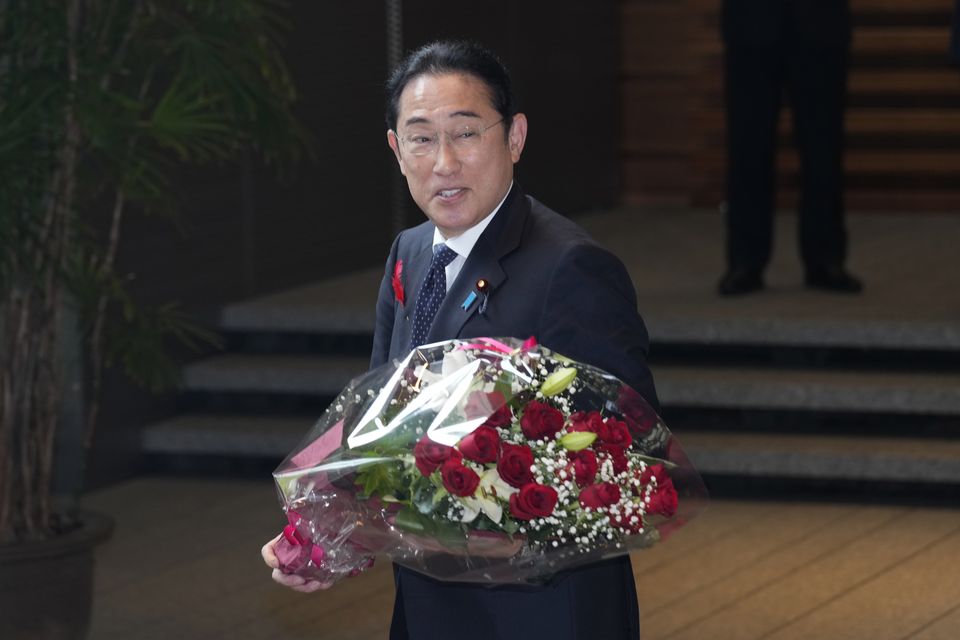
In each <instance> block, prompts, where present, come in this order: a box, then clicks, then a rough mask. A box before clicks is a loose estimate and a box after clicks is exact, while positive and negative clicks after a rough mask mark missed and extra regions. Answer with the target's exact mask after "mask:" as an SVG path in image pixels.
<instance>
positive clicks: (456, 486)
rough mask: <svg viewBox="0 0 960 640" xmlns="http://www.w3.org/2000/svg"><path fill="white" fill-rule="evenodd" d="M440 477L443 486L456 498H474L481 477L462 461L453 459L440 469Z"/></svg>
mask: <svg viewBox="0 0 960 640" xmlns="http://www.w3.org/2000/svg"><path fill="white" fill-rule="evenodd" d="M440 477H441V478H443V486H444V487H445V488H446V490H447V491H449V492H450V493H452V494H453V495H455V496H472V495H473V492H474V491H476V490H477V487H478V486H479V485H480V476H478V475H477V472H476V471H474V470H473V469H471V468H469V467H466V466H464V464H463V462H462V461H460V460H454V459H453V458H451V459H449V460H447V461H446V462H444V463H443V466H442V467H441V468H440Z"/></svg>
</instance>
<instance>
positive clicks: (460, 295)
mask: <svg viewBox="0 0 960 640" xmlns="http://www.w3.org/2000/svg"><path fill="white" fill-rule="evenodd" d="M529 211H530V205H529V202H528V201H527V199H526V197H525V196H524V195H523V192H522V191H520V187H519V186H518V185H516V184H514V186H513V189H512V190H511V191H510V195H509V196H508V197H507V199H506V201H504V203H503V207H501V209H500V211H499V212H497V215H495V216H494V217H493V220H491V221H490V224H489V225H488V226H487V228H486V229H485V230H484V232H483V234H481V236H480V237H479V238H478V239H477V243H476V244H475V245H474V246H473V249H472V250H471V251H470V255H469V256H468V257H467V261H466V262H465V263H464V265H463V269H461V270H460V274H459V275H458V276H457V279H456V280H455V281H454V283H453V285H452V286H451V287H450V290H449V291H447V295H446V297H445V298H444V299H443V303H442V304H441V305H440V309H439V311H437V317H436V318H435V319H434V322H433V326H432V327H431V328H430V332H429V333H428V334H427V342H435V341H437V340H447V339H450V338H455V337H458V336H459V335H460V331H461V330H462V329H463V325H464V324H466V323H467V321H468V320H469V319H470V318H472V317H473V316H474V315H475V314H476V313H477V312H478V310H479V309H480V305H481V303H482V299H483V296H482V295H481V293H480V291H479V290H478V289H477V281H479V280H480V279H481V278H482V279H484V280H486V281H487V283H488V285H489V289H488V290H487V294H486V295H487V296H489V299H488V306H489V305H493V304H496V293H497V288H498V287H499V286H500V285H501V284H502V283H503V281H504V280H506V278H507V274H506V272H505V271H504V270H503V267H502V266H501V265H500V261H501V260H502V259H503V257H504V256H506V255H508V254H509V253H511V252H512V251H514V250H516V248H517V247H518V246H519V245H520V238H521V236H522V235H523V227H524V224H525V223H526V220H527V214H528V213H529ZM428 266H429V264H428ZM471 293H473V294H474V295H475V297H474V299H473V300H470V299H469V298H470V294H471ZM465 303H467V306H466V308H464V304H465ZM408 336H409V334H408Z"/></svg>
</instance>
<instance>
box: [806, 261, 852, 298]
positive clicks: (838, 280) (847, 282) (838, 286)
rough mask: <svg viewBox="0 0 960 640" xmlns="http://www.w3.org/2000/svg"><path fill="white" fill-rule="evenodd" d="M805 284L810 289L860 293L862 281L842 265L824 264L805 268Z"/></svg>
mask: <svg viewBox="0 0 960 640" xmlns="http://www.w3.org/2000/svg"><path fill="white" fill-rule="evenodd" d="M806 284H807V286H808V287H810V288H811V289H823V290H824V291H833V292H835V293H860V292H861V291H863V283H862V282H860V280H859V279H858V278H855V277H853V276H852V275H850V274H849V273H847V272H846V271H845V270H844V269H843V267H840V266H836V265H824V266H819V267H811V268H809V269H807V276H806Z"/></svg>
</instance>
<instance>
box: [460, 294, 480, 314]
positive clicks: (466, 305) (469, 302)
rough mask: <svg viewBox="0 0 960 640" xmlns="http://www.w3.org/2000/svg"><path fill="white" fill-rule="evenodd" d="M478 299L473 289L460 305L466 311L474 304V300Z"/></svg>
mask: <svg viewBox="0 0 960 640" xmlns="http://www.w3.org/2000/svg"><path fill="white" fill-rule="evenodd" d="M476 299H477V294H476V293H474V292H473V291H471V292H470V295H468V296H467V298H466V300H464V301H463V304H461V305H460V308H461V309H463V310H464V311H466V310H467V309H469V308H470V305H472V304H473V302H474V300H476Z"/></svg>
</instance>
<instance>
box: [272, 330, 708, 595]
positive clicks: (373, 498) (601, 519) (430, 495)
mask: <svg viewBox="0 0 960 640" xmlns="http://www.w3.org/2000/svg"><path fill="white" fill-rule="evenodd" d="M273 475H274V479H275V482H276V486H277V489H278V492H279V495H280V499H281V502H282V503H283V507H284V511H285V512H286V515H287V518H288V521H289V525H288V526H287V527H286V528H285V529H284V535H283V537H282V538H281V539H280V542H279V543H278V545H277V549H276V551H277V554H278V557H279V559H280V562H281V569H282V570H283V571H286V572H289V573H298V574H301V575H304V576H307V577H311V578H314V579H317V580H321V581H324V582H331V581H334V580H337V579H339V578H342V577H344V576H347V575H355V574H357V573H358V572H360V571H362V570H363V569H364V568H366V567H368V566H370V565H371V564H372V562H373V557H374V556H375V555H376V554H386V555H388V556H390V558H391V559H392V560H393V561H394V562H397V563H399V564H401V565H403V566H406V567H409V568H412V569H415V570H417V571H420V572H422V573H425V574H427V575H430V576H433V577H435V578H438V579H444V580H455V581H459V582H486V583H511V582H513V583H524V582H538V581H542V580H544V579H547V578H549V576H551V575H552V574H555V573H557V572H559V571H562V570H566V569H569V568H572V567H574V566H577V565H580V564H584V563H588V562H595V561H597V560H600V559H603V558H606V557H610V556H612V555H618V554H622V553H625V552H626V551H628V550H630V549H635V548H642V547H646V546H649V545H652V544H654V543H655V542H657V541H659V540H661V539H662V538H663V537H664V536H665V535H666V534H667V533H669V532H670V531H672V530H673V529H676V528H677V527H678V526H680V525H682V524H683V523H685V522H686V521H688V520H689V518H690V517H692V516H693V515H694V514H695V513H696V511H697V510H698V509H699V507H700V506H701V504H702V500H703V499H705V497H706V490H705V489H704V486H703V483H702V481H701V479H700V477H699V475H698V474H697V472H696V471H695V470H694V469H693V467H692V465H691V464H690V463H689V461H688V460H687V458H686V456H685V455H684V454H683V452H682V450H681V449H680V447H679V445H678V444H677V442H676V440H675V439H674V437H673V436H672V434H671V433H670V431H669V430H668V429H667V428H666V426H665V425H664V424H663V422H662V421H661V420H660V418H659V416H658V415H657V414H656V413H655V412H654V411H653V409H651V407H650V405H649V404H647V402H646V401H645V400H644V399H643V398H642V397H641V396H640V395H639V394H638V393H637V392H636V391H634V390H633V389H631V388H630V387H628V386H627V385H625V384H624V383H622V382H621V381H620V380H618V379H617V378H616V377H614V376H612V375H610V374H608V373H606V372H604V371H601V370H600V369H597V368H596V367H592V366H589V365H585V364H581V363H577V362H573V361H571V360H569V359H567V358H565V357H563V356H561V355H559V354H556V353H553V352H551V351H550V350H549V349H546V348H543V347H541V346H538V345H537V344H536V343H535V342H534V341H533V340H532V339H531V340H528V341H527V342H523V343H521V341H519V340H516V339H512V338H504V339H499V340H495V339H490V338H478V339H473V340H450V341H446V342H440V343H436V344H431V345H426V346H422V347H418V348H417V349H415V350H414V351H413V352H411V353H410V354H409V355H408V356H407V357H406V358H405V359H404V360H403V361H401V362H399V363H394V364H388V365H384V366H383V367H380V368H378V369H374V370H373V371H370V372H369V373H367V374H365V375H363V376H361V377H359V378H357V379H355V380H353V381H352V382H351V383H350V384H349V385H348V386H347V387H346V389H345V390H344V391H343V392H342V393H341V394H340V396H339V397H338V398H337V399H336V400H335V401H334V403H333V404H332V405H331V406H330V407H329V408H328V409H327V411H326V412H325V413H324V415H323V416H322V417H321V418H320V420H319V422H318V423H317V424H316V425H315V426H314V427H313V429H312V430H311V431H310V433H309V434H308V435H307V437H306V438H305V439H304V441H303V442H302V443H301V445H300V446H299V447H297V449H296V450H294V452H293V453H291V454H290V455H289V456H288V457H287V458H286V460H284V462H283V463H282V464H281V465H280V466H279V467H278V468H277V470H276V471H275V472H274V474H273Z"/></svg>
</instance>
